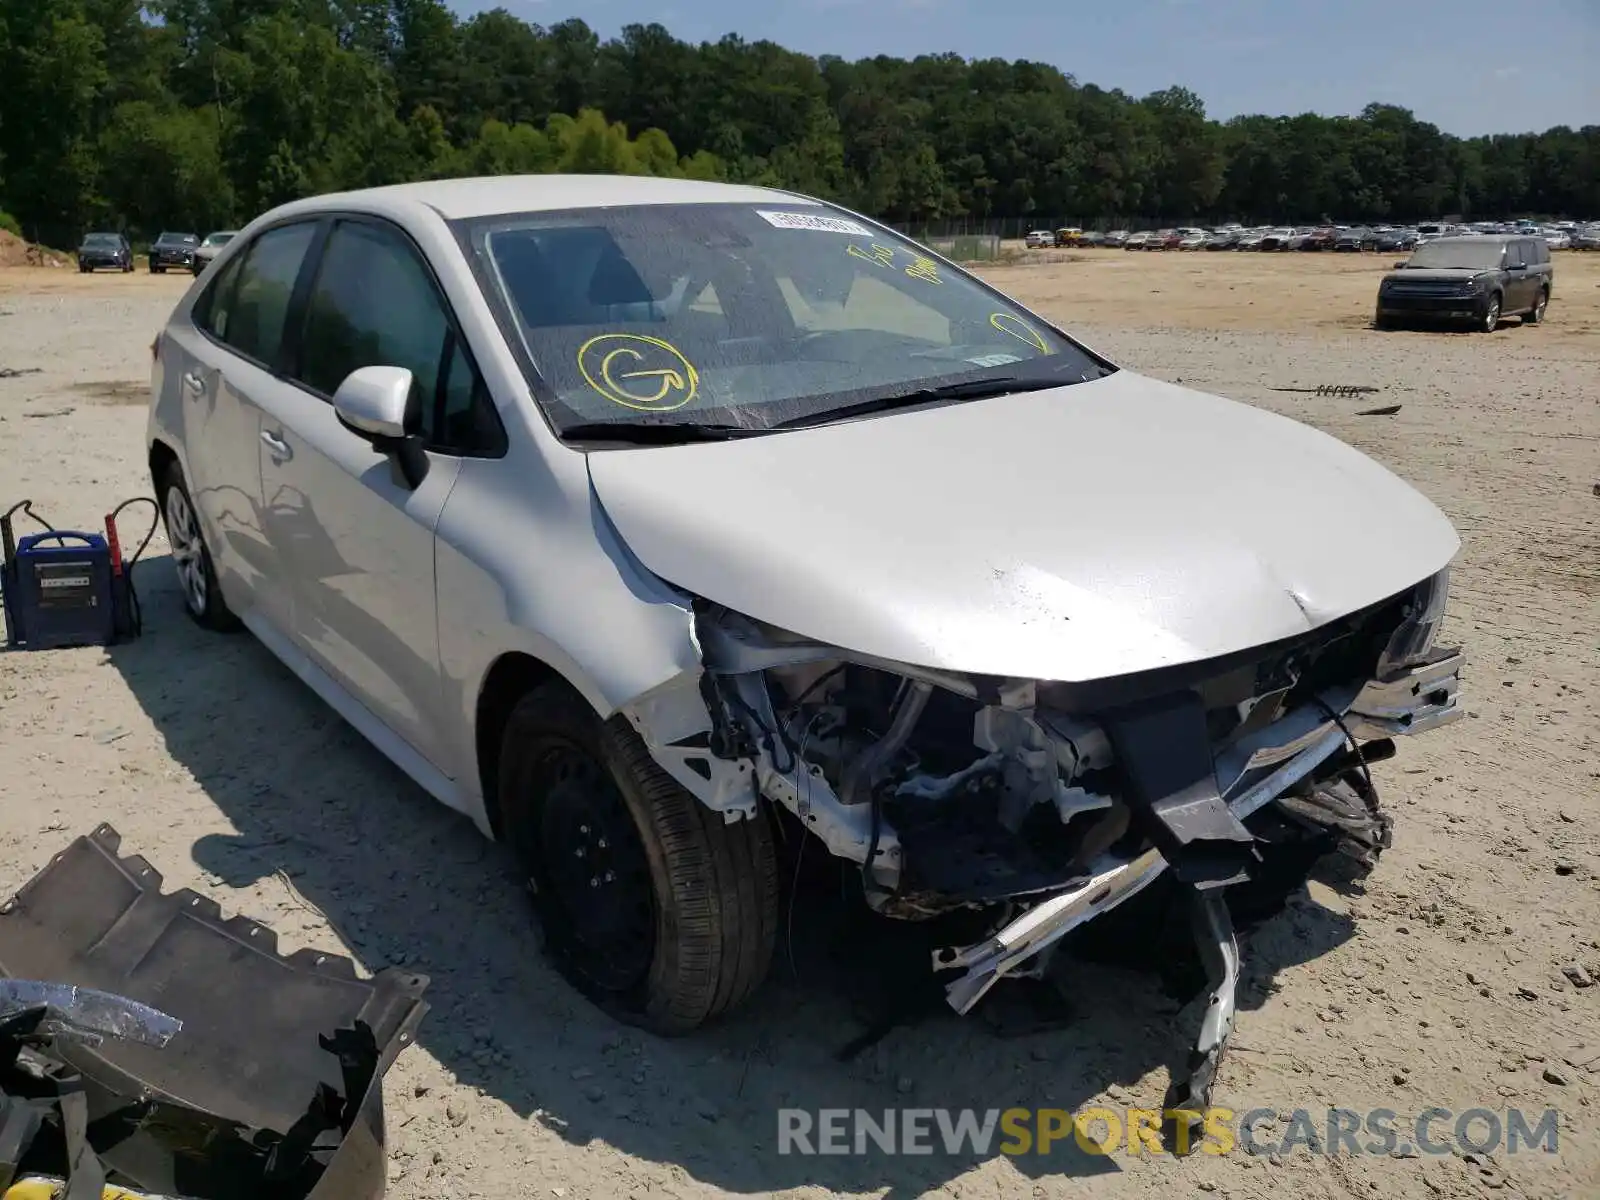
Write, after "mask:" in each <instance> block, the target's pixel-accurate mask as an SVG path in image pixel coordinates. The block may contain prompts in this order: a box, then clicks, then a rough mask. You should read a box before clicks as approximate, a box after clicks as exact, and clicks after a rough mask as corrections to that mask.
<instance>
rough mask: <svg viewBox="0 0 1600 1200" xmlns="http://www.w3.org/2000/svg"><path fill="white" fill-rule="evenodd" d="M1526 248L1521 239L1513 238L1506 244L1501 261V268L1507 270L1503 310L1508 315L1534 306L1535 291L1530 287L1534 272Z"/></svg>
mask: <svg viewBox="0 0 1600 1200" xmlns="http://www.w3.org/2000/svg"><path fill="white" fill-rule="evenodd" d="M1524 246H1525V243H1524V242H1523V240H1522V239H1521V238H1512V239H1511V240H1510V241H1508V242H1507V243H1506V249H1505V255H1504V256H1503V258H1502V259H1501V266H1502V267H1504V269H1505V274H1504V279H1505V302H1504V303H1503V304H1502V305H1501V308H1502V310H1503V311H1504V312H1505V313H1507V314H1508V315H1509V314H1511V313H1516V312H1521V311H1522V310H1523V309H1525V308H1531V307H1532V306H1533V289H1532V288H1531V287H1530V286H1529V285H1530V283H1531V282H1532V272H1531V270H1530V267H1529V264H1528V261H1527V258H1525V257H1524V255H1525V250H1524Z"/></svg>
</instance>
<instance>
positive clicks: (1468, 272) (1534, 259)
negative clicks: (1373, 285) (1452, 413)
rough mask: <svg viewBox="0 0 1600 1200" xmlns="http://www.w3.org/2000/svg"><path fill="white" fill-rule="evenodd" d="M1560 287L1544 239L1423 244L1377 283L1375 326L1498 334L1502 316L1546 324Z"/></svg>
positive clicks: (1498, 238)
mask: <svg viewBox="0 0 1600 1200" xmlns="http://www.w3.org/2000/svg"><path fill="white" fill-rule="evenodd" d="M1554 283H1555V269H1554V268H1553V267H1552V266H1551V264H1550V248H1549V246H1547V245H1546V244H1545V241H1544V239H1543V238H1538V237H1504V236H1487V237H1486V236H1472V237H1448V238H1434V239H1433V240H1432V241H1428V242H1423V243H1422V244H1421V245H1420V246H1418V247H1417V249H1416V252H1415V253H1413V254H1412V256H1411V258H1410V259H1409V260H1407V261H1406V262H1404V263H1397V264H1396V265H1395V270H1393V271H1391V272H1389V273H1388V274H1387V275H1385V276H1384V277H1383V281H1382V282H1381V283H1380V284H1379V285H1378V306H1377V312H1376V313H1375V315H1374V317H1373V324H1374V326H1376V327H1377V328H1379V329H1388V328H1392V327H1393V326H1395V325H1398V324H1400V323H1401V322H1404V321H1449V322H1457V323H1460V322H1470V323H1471V324H1472V325H1474V326H1476V327H1477V328H1479V329H1481V330H1483V331H1485V332H1487V333H1493V332H1494V330H1495V329H1496V328H1497V327H1498V326H1499V324H1500V319H1501V318H1502V317H1509V316H1521V317H1522V319H1523V321H1524V322H1525V323H1527V324H1530V325H1536V324H1538V323H1539V322H1540V321H1542V320H1544V316H1545V310H1546V308H1547V307H1548V305H1549V303H1550V291H1551V288H1552V287H1553V286H1554Z"/></svg>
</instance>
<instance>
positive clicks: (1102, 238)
mask: <svg viewBox="0 0 1600 1200" xmlns="http://www.w3.org/2000/svg"><path fill="white" fill-rule="evenodd" d="M1072 244H1073V245H1074V246H1088V247H1091V248H1093V247H1095V246H1104V245H1105V244H1106V235H1105V234H1103V233H1097V232H1095V231H1094V230H1093V229H1085V230H1083V231H1082V232H1080V233H1079V234H1078V236H1077V237H1076V238H1074V239H1073V242H1072Z"/></svg>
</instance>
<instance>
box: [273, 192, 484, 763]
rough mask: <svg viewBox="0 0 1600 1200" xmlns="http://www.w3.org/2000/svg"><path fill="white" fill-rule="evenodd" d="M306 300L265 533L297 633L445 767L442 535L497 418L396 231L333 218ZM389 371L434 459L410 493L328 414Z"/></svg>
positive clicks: (445, 313)
mask: <svg viewBox="0 0 1600 1200" xmlns="http://www.w3.org/2000/svg"><path fill="white" fill-rule="evenodd" d="M305 295H306V299H305V302H304V309H303V323H302V325H301V327H300V329H299V331H298V338H299V344H298V348H297V352H296V355H295V366H294V369H293V371H292V375H293V382H292V384H286V385H285V386H284V387H283V388H281V389H279V390H277V391H275V392H274V393H273V395H272V399H271V401H270V402H269V403H267V404H265V405H264V406H263V407H264V409H265V413H264V424H263V431H262V432H263V439H262V447H261V467H260V469H261V477H262V488H263V495H264V496H265V498H266V502H267V506H266V512H267V522H268V533H269V539H270V541H271V542H272V544H273V546H274V548H275V549H277V550H278V551H279V552H281V553H282V554H283V555H284V557H285V559H286V561H287V564H288V566H289V569H290V571H291V572H292V574H293V577H294V580H295V586H296V592H295V626H294V634H295V639H296V641H297V642H298V643H299V644H300V647H301V649H302V650H304V651H305V652H306V654H307V655H308V656H309V657H310V658H311V659H312V661H314V662H315V663H316V664H317V665H318V666H319V667H321V668H322V670H324V671H325V672H327V673H328V675H330V676H331V677H332V678H333V679H334V680H335V681H336V682H337V683H339V684H340V686H341V687H343V688H344V689H345V690H346V691H347V692H348V693H349V694H350V695H351V696H352V697H353V698H354V699H355V700H357V701H358V702H359V703H361V704H362V705H363V706H364V707H365V708H366V709H367V710H368V711H369V712H370V713H371V714H372V715H374V716H375V717H377V718H378V719H379V720H380V721H382V722H383V723H384V724H385V725H387V726H388V727H389V728H390V729H391V730H392V731H393V732H394V733H396V734H398V735H399V736H400V737H401V738H402V739H403V740H404V741H405V742H407V743H408V744H409V745H410V746H411V748H412V749H413V750H415V751H416V752H417V753H419V754H421V755H422V756H423V757H424V758H426V759H428V760H429V761H430V762H431V763H432V764H433V765H434V766H435V767H436V768H438V769H440V770H441V771H448V766H449V760H448V756H447V755H446V754H445V753H444V749H443V747H444V744H445V729H446V728H447V722H446V721H444V720H443V719H442V714H441V711H440V708H441V697H442V689H441V686H440V677H439V636H438V620H437V609H436V601H435V586H434V529H435V527H436V526H437V524H438V521H439V516H440V513H441V511H442V510H443V508H444V504H445V501H446V499H447V498H448V496H449V494H450V490H451V488H452V487H453V485H454V483H455V480H456V477H457V475H458V473H459V471H460V466H461V457H462V456H463V455H465V454H471V453H474V452H476V450H477V449H478V448H480V447H481V446H483V445H487V444H489V443H490V442H493V441H494V440H495V437H496V433H495V432H494V431H498V430H499V425H498V421H497V419H495V417H494V415H493V408H492V405H490V404H489V403H488V401H487V396H486V394H485V393H484V390H483V386H482V383H481V380H480V378H479V376H478V373H477V371H476V368H475V366H474V364H473V362H472V359H471V357H470V354H469V352H468V350H467V347H466V345H465V343H464V341H463V340H462V339H461V337H460V335H459V333H458V329H457V326H456V324H455V322H454V320H453V318H452V316H451V314H450V311H449V308H448V304H447V302H446V301H445V299H444V296H443V293H442V292H441V290H440V289H439V287H438V285H437V283H436V281H435V279H434V277H433V275H432V272H431V270H430V268H429V267H428V265H427V262H426V260H425V259H424V257H423V256H422V254H421V252H420V251H419V250H418V249H417V248H416V246H415V245H414V244H413V243H412V242H411V240H410V239H409V237H408V236H407V235H406V234H405V233H404V232H403V231H402V230H400V229H399V228H398V227H397V226H395V225H392V224H390V223H388V222H385V221H381V220H378V219H375V218H370V217H340V218H339V219H337V220H336V221H335V223H334V224H333V226H332V229H331V230H330V232H329V234H328V238H327V241H326V243H325V245H324V246H323V248H322V251H321V256H320V261H319V262H318V264H317V266H316V268H315V273H314V275H313V276H312V278H311V279H310V280H309V282H308V286H307V290H306V293H305ZM380 365H381V366H397V367H405V368H407V369H408V370H410V371H411V373H412V377H413V387H414V388H415V397H416V403H417V405H418V407H419V411H420V413H421V426H420V428H419V429H418V430H417V432H419V433H421V434H423V435H424V437H425V439H426V441H427V443H428V449H427V455H428V459H429V469H428V472H427V475H426V477H425V478H424V479H423V481H422V483H421V484H420V485H419V486H418V487H416V488H415V489H412V488H410V487H408V486H406V484H405V483H404V482H403V480H401V479H400V478H399V476H398V475H397V473H396V472H395V470H394V469H393V467H392V466H391V464H390V462H389V461H388V459H387V458H385V456H384V455H382V454H380V453H379V452H378V451H377V450H375V449H374V448H373V447H372V445H371V444H370V443H368V442H367V441H365V440H363V439H362V438H360V437H358V436H356V435H355V434H354V433H352V432H351V431H350V430H348V429H346V428H345V427H344V426H343V425H342V424H341V423H340V421H339V419H338V417H337V416H336V415H335V413H334V409H333V404H332V397H333V394H334V392H335V391H336V390H337V389H338V387H339V384H340V383H341V382H343V380H344V379H345V378H346V376H348V375H349V373H350V372H351V371H354V370H355V369H357V368H358V367H364V366H380ZM486 431H488V432H486ZM498 436H500V437H503V434H499V435H498Z"/></svg>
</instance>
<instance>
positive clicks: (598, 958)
mask: <svg viewBox="0 0 1600 1200" xmlns="http://www.w3.org/2000/svg"><path fill="white" fill-rule="evenodd" d="M501 745H502V748H501V754H500V777H499V781H498V782H499V811H500V832H501V836H502V838H503V840H504V841H505V842H506V843H507V844H508V846H509V848H510V849H511V852H512V853H513V855H514V856H515V858H516V861H517V865H518V869H519V872H520V873H521V875H522V877H523V879H524V880H525V882H526V883H527V885H528V889H529V891H530V893H531V894H532V896H533V901H534V908H535V911H536V913H537V915H538V917H539V923H540V926H541V928H542V929H543V931H544V937H545V947H546V950H547V952H548V953H549V955H550V957H551V960H552V962H553V963H554V965H555V966H556V968H557V970H559V971H560V972H561V974H562V975H563V976H564V977H565V978H566V979H567V980H568V982H570V983H571V984H572V985H573V986H574V987H576V988H577V989H578V990H579V991H580V992H582V993H583V994H584V995H586V996H587V997H589V999H590V1000H592V1001H594V1003H596V1004H597V1005H599V1006H600V1007H601V1008H602V1009H604V1010H606V1011H607V1012H609V1013H611V1014H612V1015H613V1016H615V1017H617V1018H618V1019H620V1020H623V1021H626V1022H628V1023H629V1024H633V1025H639V1026H643V1027H644V1028H647V1029H651V1030H653V1031H655V1032H657V1033H662V1034H669V1035H671V1034H682V1033H688V1032H689V1031H690V1030H693V1029H695V1028H696V1027H697V1026H699V1025H701V1024H703V1023H705V1022H706V1021H708V1020H710V1019H712V1018H714V1017H716V1016H718V1015H720V1014H721V1013H724V1012H726V1011H728V1010H729V1009H731V1008H734V1007H735V1006H736V1005H738V1004H739V1003H741V1002H742V1001H743V1000H745V999H746V998H747V997H748V996H749V995H750V994H751V993H753V992H754V991H755V990H756V988H757V987H759V986H760V984H761V982H762V980H763V979H764V978H765V977H766V974H767V968H768V967H769V966H770V964H771V961H772V949H773V945H774V943H775V941H776V931H777V908H778V888H777V862H776V857H775V854H774V850H773V843H772V831H771V828H770V826H769V824H768V821H767V819H766V817H765V814H759V815H758V816H757V817H755V818H754V819H747V820H740V821H735V822H733V823H732V824H729V823H727V822H725V821H724V820H723V818H722V816H721V814H719V813H715V812H712V811H711V810H710V809H708V808H706V807H705V805H703V804H701V803H700V801H699V800H697V799H696V798H695V797H694V796H692V795H691V794H690V793H689V792H688V791H686V790H685V789H684V788H683V787H681V786H680V785H679V784H678V783H677V781H675V780H674V779H672V778H671V777H670V776H669V775H667V774H666V773H665V772H664V771H662V770H661V768H660V767H659V766H658V765H657V764H656V762H655V760H654V759H652V758H651V757H650V753H649V751H648V750H647V749H646V748H645V745H644V742H643V741H642V740H641V739H640V738H639V735H638V734H637V733H635V732H634V730H633V729H632V728H631V727H630V726H629V725H628V724H627V722H626V721H625V720H624V719H623V718H622V717H620V716H616V717H613V718H612V719H611V720H609V721H602V720H601V719H600V718H599V717H598V716H597V715H596V714H595V712H594V711H593V709H591V708H590V707H589V705H588V703H587V702H586V701H585V700H584V699H583V698H582V697H581V696H580V695H579V694H578V693H577V692H575V691H574V690H572V689H571V688H569V687H568V686H566V685H565V684H563V683H559V682H556V683H547V684H543V685H540V686H539V687H536V688H534V689H533V690H532V691H530V692H529V693H528V694H527V695H525V696H524V697H523V698H522V699H521V700H520V701H519V702H518V703H517V706H516V708H515V709H513V710H512V713H511V716H510V717H509V719H508V720H507V722H506V728H505V734H504V737H503V740H502V744H501Z"/></svg>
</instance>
